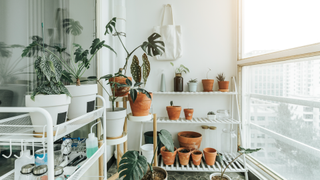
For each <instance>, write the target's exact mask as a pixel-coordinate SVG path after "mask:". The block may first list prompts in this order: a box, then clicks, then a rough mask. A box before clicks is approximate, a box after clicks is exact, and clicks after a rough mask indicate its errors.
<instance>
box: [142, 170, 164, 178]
mask: <svg viewBox="0 0 320 180" xmlns="http://www.w3.org/2000/svg"><path fill="white" fill-rule="evenodd" d="M152 168H153V171H154V172H155V179H158V180H167V179H168V173H167V171H166V170H164V169H163V168H161V167H152ZM150 179H152V173H151V171H150V170H148V171H147V173H146V175H144V176H143V178H142V179H141V180H150Z"/></svg>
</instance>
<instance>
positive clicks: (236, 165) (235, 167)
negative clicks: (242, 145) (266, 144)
mask: <svg viewBox="0 0 320 180" xmlns="http://www.w3.org/2000/svg"><path fill="white" fill-rule="evenodd" d="M222 154H223V155H224V157H225V160H224V161H223V163H222V164H220V163H219V162H217V161H216V163H215V164H214V165H212V166H210V165H207V164H206V162H205V159H204V157H202V159H201V163H200V165H198V166H196V165H194V164H193V162H192V160H191V158H190V161H189V164H188V165H181V164H180V163H179V157H178V155H177V156H176V160H175V162H174V164H173V165H165V164H163V160H162V156H161V155H159V156H158V160H159V161H158V165H159V167H162V168H163V169H165V170H167V171H192V172H221V167H222V169H224V168H225V167H226V166H227V165H228V164H229V162H231V161H232V160H233V159H234V158H235V157H237V155H239V154H238V153H222ZM226 172H247V169H246V168H244V166H243V165H242V164H241V163H240V161H239V159H237V160H235V161H234V162H233V163H231V165H230V166H229V167H228V168H227V170H226Z"/></svg>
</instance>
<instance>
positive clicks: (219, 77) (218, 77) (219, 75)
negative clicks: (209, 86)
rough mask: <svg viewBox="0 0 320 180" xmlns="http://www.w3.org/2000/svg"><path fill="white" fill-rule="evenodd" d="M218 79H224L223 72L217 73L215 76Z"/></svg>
mask: <svg viewBox="0 0 320 180" xmlns="http://www.w3.org/2000/svg"><path fill="white" fill-rule="evenodd" d="M216 78H217V80H218V81H224V80H225V78H226V77H224V75H223V73H221V74H218V76H216Z"/></svg>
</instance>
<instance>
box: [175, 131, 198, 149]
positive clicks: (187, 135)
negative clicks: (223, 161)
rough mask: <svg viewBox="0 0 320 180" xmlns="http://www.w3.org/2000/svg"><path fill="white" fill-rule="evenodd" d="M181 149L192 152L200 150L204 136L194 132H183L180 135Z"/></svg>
mask: <svg viewBox="0 0 320 180" xmlns="http://www.w3.org/2000/svg"><path fill="white" fill-rule="evenodd" d="M178 141H179V145H180V147H185V148H188V149H190V150H194V149H199V148H200V145H201V141H202V135H201V134H200V133H197V132H193V131H182V132H179V133H178Z"/></svg>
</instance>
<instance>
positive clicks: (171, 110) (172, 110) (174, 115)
mask: <svg viewBox="0 0 320 180" xmlns="http://www.w3.org/2000/svg"><path fill="white" fill-rule="evenodd" d="M170 104H171V106H167V108H166V109H167V113H168V116H169V119H170V120H178V119H179V118H180V113H181V106H173V101H171V102H170Z"/></svg>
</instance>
